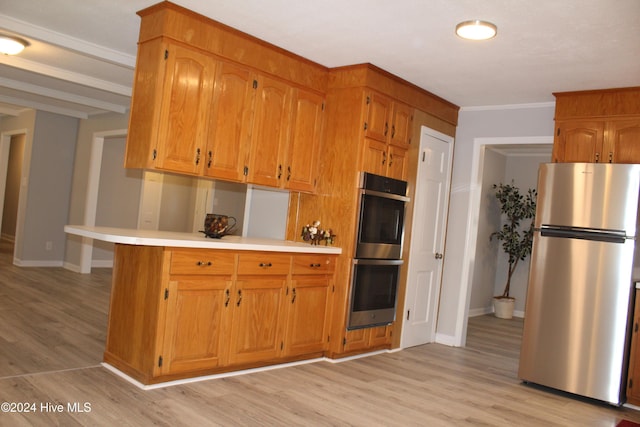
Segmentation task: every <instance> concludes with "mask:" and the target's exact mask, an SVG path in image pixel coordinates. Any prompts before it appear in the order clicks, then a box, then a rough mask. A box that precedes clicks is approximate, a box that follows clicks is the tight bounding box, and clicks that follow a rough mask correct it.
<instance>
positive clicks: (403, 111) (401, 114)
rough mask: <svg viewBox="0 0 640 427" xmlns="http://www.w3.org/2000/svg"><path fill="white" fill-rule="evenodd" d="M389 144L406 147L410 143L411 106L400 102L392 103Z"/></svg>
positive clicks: (411, 125)
mask: <svg viewBox="0 0 640 427" xmlns="http://www.w3.org/2000/svg"><path fill="white" fill-rule="evenodd" d="M392 117H393V119H392V121H391V135H390V139H389V143H390V144H394V145H398V146H400V147H406V146H408V145H409V144H411V132H412V130H413V108H411V107H410V106H408V105H406V104H402V103H400V102H394V103H393V115H392Z"/></svg>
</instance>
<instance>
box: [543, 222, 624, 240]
mask: <svg viewBox="0 0 640 427" xmlns="http://www.w3.org/2000/svg"><path fill="white" fill-rule="evenodd" d="M537 231H540V236H542V237H559V238H564V239H582V240H593V241H596V242H607V243H624V242H625V241H626V239H627V235H626V233H625V232H624V231H620V230H599V229H592V228H580V227H550V226H544V225H543V226H542V227H540V228H539V229H538V230H537Z"/></svg>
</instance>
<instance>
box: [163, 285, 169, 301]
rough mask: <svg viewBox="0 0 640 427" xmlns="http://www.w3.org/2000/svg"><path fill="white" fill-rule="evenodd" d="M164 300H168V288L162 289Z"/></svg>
mask: <svg viewBox="0 0 640 427" xmlns="http://www.w3.org/2000/svg"><path fill="white" fill-rule="evenodd" d="M164 299H166V300H167V299H169V288H165V289H164Z"/></svg>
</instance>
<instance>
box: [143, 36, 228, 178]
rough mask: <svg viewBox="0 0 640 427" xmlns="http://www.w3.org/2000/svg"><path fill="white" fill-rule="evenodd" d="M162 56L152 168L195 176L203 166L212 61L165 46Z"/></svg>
mask: <svg viewBox="0 0 640 427" xmlns="http://www.w3.org/2000/svg"><path fill="white" fill-rule="evenodd" d="M165 57H166V61H167V62H166V69H167V70H166V73H165V81H164V88H165V89H164V93H163V97H162V104H161V106H160V123H159V128H158V135H159V137H158V145H157V157H156V168H158V169H163V170H168V171H172V172H182V173H187V174H193V175H196V174H198V173H200V171H201V170H202V165H203V163H204V149H205V145H206V142H205V141H206V136H205V135H206V126H207V120H206V118H207V115H208V114H207V112H208V110H209V105H210V103H211V95H212V91H213V79H214V75H215V67H216V62H215V61H214V60H213V59H212V58H211V57H210V56H207V55H204V54H201V53H199V52H195V51H193V50H190V49H187V48H184V47H181V46H177V45H175V46H174V45H168V47H167V49H166V50H165Z"/></svg>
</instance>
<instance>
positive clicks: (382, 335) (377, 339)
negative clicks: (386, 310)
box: [369, 325, 393, 347]
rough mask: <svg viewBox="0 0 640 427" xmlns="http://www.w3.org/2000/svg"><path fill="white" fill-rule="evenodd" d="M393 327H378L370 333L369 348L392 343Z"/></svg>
mask: <svg viewBox="0 0 640 427" xmlns="http://www.w3.org/2000/svg"><path fill="white" fill-rule="evenodd" d="M392 329H393V326H391V325H389V326H378V327H375V328H371V330H370V331H369V334H370V335H369V347H380V346H383V345H387V344H390V343H391V331H392Z"/></svg>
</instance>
